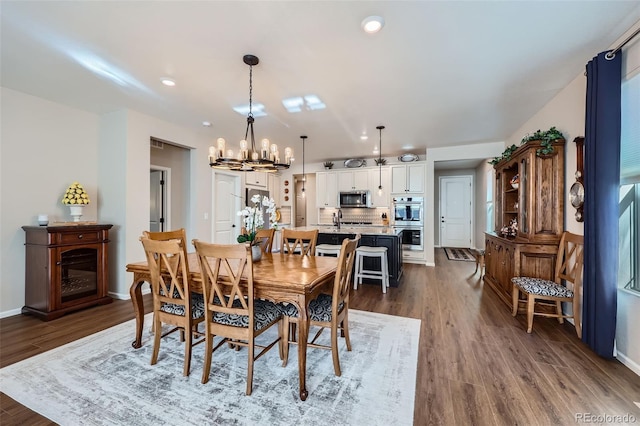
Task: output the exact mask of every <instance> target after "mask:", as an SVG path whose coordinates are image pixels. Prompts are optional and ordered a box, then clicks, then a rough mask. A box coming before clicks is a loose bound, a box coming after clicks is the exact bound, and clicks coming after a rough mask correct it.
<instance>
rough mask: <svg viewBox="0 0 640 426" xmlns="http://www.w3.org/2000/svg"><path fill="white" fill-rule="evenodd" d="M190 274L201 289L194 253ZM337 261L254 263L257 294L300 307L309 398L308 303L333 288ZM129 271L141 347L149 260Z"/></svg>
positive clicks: (266, 259)
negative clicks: (143, 296) (131, 279)
mask: <svg viewBox="0 0 640 426" xmlns="http://www.w3.org/2000/svg"><path fill="white" fill-rule="evenodd" d="M188 263H189V273H190V275H191V278H192V280H193V283H194V285H193V286H192V287H193V291H196V292H199V291H201V287H200V285H199V284H200V283H201V275H200V265H199V264H198V260H197V256H196V254H195V253H189V254H188ZM337 266H338V260H337V258H335V257H330V256H298V255H288V254H282V253H263V255H262V259H261V260H260V261H258V262H254V263H253V287H254V297H256V298H260V299H267V300H271V301H273V302H276V303H280V302H288V303H293V304H295V305H296V306H297V308H298V312H299V315H300V321H299V323H298V373H299V378H300V399H301V400H303V401H304V400H306V399H307V396H308V394H309V393H308V392H307V388H306V369H307V339H308V336H309V311H308V307H309V302H310V301H311V300H313V299H315V298H316V297H317V296H318V294H320V293H321V292H322V291H323V290H325V291H326V290H328V289H330V288H331V284H332V282H333V279H334V277H335V274H336V269H337ZM127 272H132V273H133V283H132V284H131V288H130V289H129V294H130V295H131V301H132V302H133V310H134V312H135V314H136V338H135V341H134V342H133V343H132V344H131V345H132V346H133V347H134V348H136V349H137V348H140V347H141V346H142V329H143V327H144V302H143V300H142V285H143V284H144V283H145V282H147V283H151V275H150V273H149V268H148V265H147V262H146V261H145V262H137V263H130V264H128V265H127Z"/></svg>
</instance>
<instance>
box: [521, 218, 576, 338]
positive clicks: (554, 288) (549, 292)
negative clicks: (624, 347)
mask: <svg viewBox="0 0 640 426" xmlns="http://www.w3.org/2000/svg"><path fill="white" fill-rule="evenodd" d="M583 252H584V237H583V236H582V235H576V234H572V233H570V232H567V231H565V232H564V233H563V234H562V237H561V238H560V244H559V245H558V254H557V257H556V269H555V274H554V279H553V281H550V280H545V279H542V278H532V277H514V278H511V282H512V283H513V290H512V297H513V300H512V303H513V311H512V315H513V316H514V317H515V316H516V315H517V314H518V308H519V306H520V304H526V307H527V333H531V331H532V329H533V316H534V315H538V316H544V317H552V318H558V322H559V323H560V324H562V323H563V322H564V318H573V319H574V325H575V328H576V333H577V335H578V337H582V306H581V299H582V265H583V254H584V253H583ZM562 281H564V285H563V283H562ZM568 284H571V286H570V287H571V288H569V285H568ZM521 292H522V293H524V295H526V299H520V293H521ZM538 301H542V303H541V304H546V305H547V306H548V305H550V304H551V305H553V304H555V307H554V308H555V312H536V311H535V307H536V303H537V302H538ZM562 302H567V303H571V304H572V314H571V315H565V314H564V313H563V312H562ZM539 305H540V304H539Z"/></svg>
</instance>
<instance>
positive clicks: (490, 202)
mask: <svg viewBox="0 0 640 426" xmlns="http://www.w3.org/2000/svg"><path fill="white" fill-rule="evenodd" d="M485 182H486V185H487V208H486V209H487V232H492V231H493V230H494V229H495V228H494V214H493V183H494V179H493V169H490V170H487V176H486V181H485Z"/></svg>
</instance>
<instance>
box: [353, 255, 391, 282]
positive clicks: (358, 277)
mask: <svg viewBox="0 0 640 426" xmlns="http://www.w3.org/2000/svg"><path fill="white" fill-rule="evenodd" d="M365 257H378V258H380V270H379V271H376V270H370V269H364V267H363V265H364V258H365ZM363 278H373V279H376V280H381V281H382V292H383V293H386V292H387V288H388V287H389V264H388V261H387V248H386V247H369V246H360V247H358V248H357V249H356V274H355V278H354V280H353V289H354V290H357V289H358V284H362V279H363Z"/></svg>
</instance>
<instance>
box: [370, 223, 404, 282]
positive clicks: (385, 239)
mask: <svg viewBox="0 0 640 426" xmlns="http://www.w3.org/2000/svg"><path fill="white" fill-rule="evenodd" d="M360 245H361V246H369V247H386V248H387V261H388V264H389V285H390V286H391V287H398V286H399V285H400V278H402V271H403V269H402V241H401V238H400V237H399V236H398V235H362V236H361V238H360ZM363 262H364V265H363V266H364V269H373V270H377V271H379V270H380V259H379V258H374V257H365V258H364V260H363ZM363 282H364V283H367V284H369V283H370V284H376V285H380V281H379V280H371V279H367V278H365V279H364V280H363Z"/></svg>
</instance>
